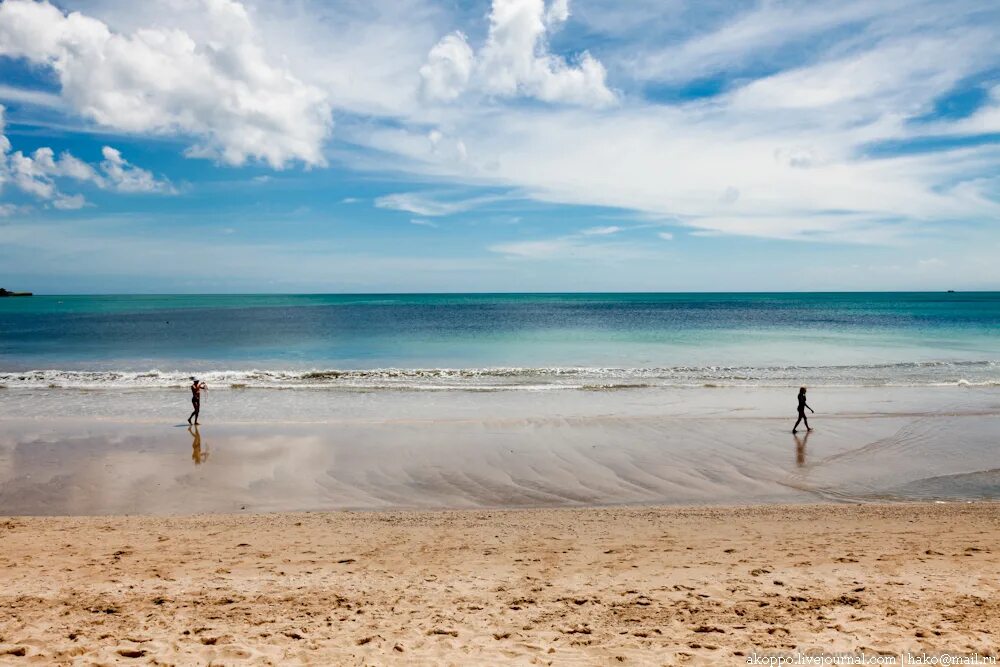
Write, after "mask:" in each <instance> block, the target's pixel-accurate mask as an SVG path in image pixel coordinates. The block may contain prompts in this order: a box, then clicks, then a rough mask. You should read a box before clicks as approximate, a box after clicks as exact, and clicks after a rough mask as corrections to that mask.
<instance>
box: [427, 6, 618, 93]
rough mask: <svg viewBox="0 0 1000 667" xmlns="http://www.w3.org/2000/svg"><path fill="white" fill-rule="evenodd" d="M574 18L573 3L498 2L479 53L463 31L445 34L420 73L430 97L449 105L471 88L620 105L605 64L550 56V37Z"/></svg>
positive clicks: (586, 55) (589, 58) (586, 57)
mask: <svg viewBox="0 0 1000 667" xmlns="http://www.w3.org/2000/svg"><path fill="white" fill-rule="evenodd" d="M568 17H569V3H568V0H551V1H550V3H549V5H548V7H546V4H545V1H544V0H493V7H492V11H491V12H490V28H489V34H488V36H487V38H486V43H485V44H484V45H483V46H482V47H481V48H480V49H479V51H478V53H475V52H473V50H472V48H471V47H470V46H469V43H468V40H467V39H466V37H465V35H464V34H463V33H461V32H454V33H452V34H450V35H447V36H445V37H444V38H443V39H442V40H441V41H440V42H438V43H437V45H435V46H434V48H432V49H431V51H430V54H429V55H428V58H427V63H426V64H425V65H424V66H423V67H422V68H421V69H420V75H421V78H422V82H423V87H422V91H423V93H424V95H425V97H426V98H427V99H430V100H438V101H449V100H453V99H455V98H457V97H458V96H459V95H461V94H462V92H464V91H465V90H466V89H467V88H470V87H472V88H475V89H478V90H480V91H482V92H484V93H486V94H487V95H493V96H497V97H515V96H526V97H534V98H537V99H539V100H542V101H544V102H559V103H566V104H577V105H583V106H595V107H600V106H607V105H609V104H612V103H614V102H615V100H616V97H615V94H614V93H613V92H612V91H611V90H610V89H609V88H608V86H607V83H606V82H605V79H606V72H605V69H604V66H603V65H602V64H601V63H600V62H599V61H598V60H596V59H595V58H594V57H593V56H591V55H590V54H589V53H587V52H586V51H584V52H583V53H582V54H580V56H579V58H578V61H577V62H576V63H574V64H570V63H567V62H566V60H565V59H563V58H561V57H559V56H557V55H555V54H553V53H550V52H549V50H548V44H547V39H546V38H547V34H548V33H549V32H550V31H551V30H552V29H553V28H554V27H556V26H557V25H558V24H560V23H562V22H564V21H565V20H566V19H567V18H568Z"/></svg>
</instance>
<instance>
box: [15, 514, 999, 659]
mask: <svg viewBox="0 0 1000 667" xmlns="http://www.w3.org/2000/svg"><path fill="white" fill-rule="evenodd" d="M998 537H1000V504H991V503H979V504H967V503H953V504H896V505H833V504H828V505H797V506H746V507H712V508H702V507H689V508H649V509H642V508H639V509H526V510H508V511H486V510H463V511H441V512H337V513H282V514H249V513H248V514H245V515H244V514H224V515H199V516H189V517H87V518H63V517H30V518H18V517H14V518H9V519H0V545H2V547H0V609H2V613H0V663H4V664H33V663H42V664H69V663H83V664H91V663H100V664H109V663H135V664H148V663H156V664H209V663H211V664H242V663H248V664H303V663H309V664H321V665H339V664H349V665H350V664H407V665H413V664H416V665H419V664H455V665H473V664H555V665H561V664H588V665H589V664H644V665H645V664H680V663H689V664H713V665H714V664H733V665H735V664H745V663H746V659H747V657H748V656H750V655H751V654H753V653H754V652H755V651H757V652H772V653H773V652H781V651H793V650H823V651H865V652H867V653H869V654H870V653H874V652H885V653H892V654H898V653H899V652H901V651H926V652H932V651H949V652H951V653H974V652H978V653H980V654H996V652H997V650H998V640H1000V581H998V577H997V573H998V572H1000V558H998V556H1000V553H998V549H997V544H998Z"/></svg>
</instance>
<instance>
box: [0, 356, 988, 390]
mask: <svg viewBox="0 0 1000 667" xmlns="http://www.w3.org/2000/svg"><path fill="white" fill-rule="evenodd" d="M193 375H196V376H197V377H198V378H199V379H200V380H203V381H205V382H206V383H208V385H209V386H210V387H215V388H228V389H233V390H239V389H258V388H260V389H345V390H378V389H396V390H412V391H447V390H466V391H501V390H547V389H578V390H586V391H617V390H630V389H637V388H649V387H741V386H749V387H752V386H762V387H791V386H797V385H799V384H812V385H821V386H847V387H850V386H948V385H951V386H970V387H971V386H1000V362H997V361H960V362H947V361H931V362H913V363H898V364H872V365H856V366H764V367H749V366H743V367H741V366H677V367H669V368H458V369H452V368H414V369H405V368H384V369H370V370H337V369H325V370H323V369H312V370H260V369H252V370H210V371H197V372H194V371H190V370H189V371H181V370H174V371H160V370H155V369H154V370H148V371H142V372H134V371H104V370H102V371H85V370H84V371H80V370H30V371H21V372H10V371H8V372H0V387H4V388H7V389H17V388H34V389H45V388H48V389H147V388H148V389H163V388H176V387H183V386H186V385H187V384H188V383H189V382H190V379H189V378H190V377H191V376H193Z"/></svg>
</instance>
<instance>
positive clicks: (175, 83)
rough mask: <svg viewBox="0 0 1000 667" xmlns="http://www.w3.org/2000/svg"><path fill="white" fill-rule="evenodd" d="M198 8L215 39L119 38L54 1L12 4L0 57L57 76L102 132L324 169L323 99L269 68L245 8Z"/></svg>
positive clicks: (177, 33)
mask: <svg viewBox="0 0 1000 667" xmlns="http://www.w3.org/2000/svg"><path fill="white" fill-rule="evenodd" d="M201 1H202V5H203V9H204V20H205V21H206V22H207V23H209V24H211V25H212V27H213V28H214V29H213V30H212V31H211V32H212V33H213V35H212V39H201V40H199V39H196V38H195V37H194V36H192V35H191V34H189V33H188V32H185V31H183V30H180V29H162V28H155V27H153V28H142V29H137V30H134V31H133V32H131V33H127V34H126V33H119V32H114V31H113V30H111V29H110V28H109V27H108V25H106V24H105V23H103V22H102V21H99V20H97V19H94V18H91V17H89V16H85V15H84V14H81V13H78V12H72V13H69V14H64V13H63V12H62V11H61V10H60V9H58V8H56V7H55V6H53V5H51V4H49V2H48V1H47V0H43V1H42V2H35V1H33V0H6V1H5V2H3V3H2V4H0V55H6V56H11V57H16V58H25V59H27V60H29V61H30V62H32V63H35V64H39V65H44V66H46V67H49V68H51V69H52V71H53V72H54V74H55V75H56V77H57V78H58V80H59V83H60V85H61V93H60V94H61V96H62V98H63V99H64V100H65V101H66V102H67V103H68V104H69V105H70V106H71V107H72V108H73V109H75V110H76V111H78V112H79V113H80V114H82V115H83V116H85V117H87V118H89V119H91V120H94V121H96V122H97V123H100V124H101V125H104V126H106V127H109V128H114V129H116V130H122V131H126V132H136V133H150V132H152V133H164V134H181V135H188V136H191V137H194V138H195V143H194V144H193V145H192V146H191V147H190V148H189V149H188V154H189V155H192V156H197V157H209V158H212V159H217V160H220V161H222V162H224V163H227V164H233V165H239V164H243V163H245V162H246V161H248V160H261V161H263V162H266V163H267V164H269V165H271V166H272V167H274V168H281V167H284V166H285V165H286V164H288V163H289V162H293V161H300V162H302V163H304V164H306V165H322V164H324V162H325V160H324V157H323V153H322V145H323V141H324V140H325V139H326V137H327V136H328V134H329V132H330V128H331V117H330V107H329V104H328V103H327V101H326V97H325V95H324V93H323V92H322V91H321V90H320V89H318V88H316V87H314V86H311V85H308V84H305V83H303V82H302V81H300V80H299V79H297V78H296V77H295V76H293V75H292V74H291V72H289V71H287V70H286V69H283V68H282V67H278V66H275V65H273V64H271V63H270V62H268V58H267V54H266V53H265V52H264V50H263V49H262V48H261V47H260V45H259V44H258V42H257V41H256V39H255V34H254V30H253V27H252V25H251V22H250V18H249V16H248V14H247V12H246V10H245V8H244V7H243V5H242V4H240V3H239V2H235V1H234V0H201ZM106 159H108V160H109V161H110V162H111V163H112V166H113V164H114V162H115V159H114V158H107V156H106ZM133 176H135V174H133ZM127 182H128V183H129V184H128V185H125V187H134V186H135V182H134V180H129V181H127ZM123 183H125V181H123Z"/></svg>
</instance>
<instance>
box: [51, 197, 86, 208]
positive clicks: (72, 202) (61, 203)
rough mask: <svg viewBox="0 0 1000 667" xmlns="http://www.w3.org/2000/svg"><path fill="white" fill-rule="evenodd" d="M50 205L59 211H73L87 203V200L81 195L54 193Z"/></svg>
mask: <svg viewBox="0 0 1000 667" xmlns="http://www.w3.org/2000/svg"><path fill="white" fill-rule="evenodd" d="M52 205H53V206H54V207H56V208H57V209H59V210H61V211H75V210H76V209H80V208H83V207H84V206H86V205H87V200H86V199H84V198H83V195H63V194H58V193H57V194H56V196H55V198H54V199H53V200H52Z"/></svg>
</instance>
